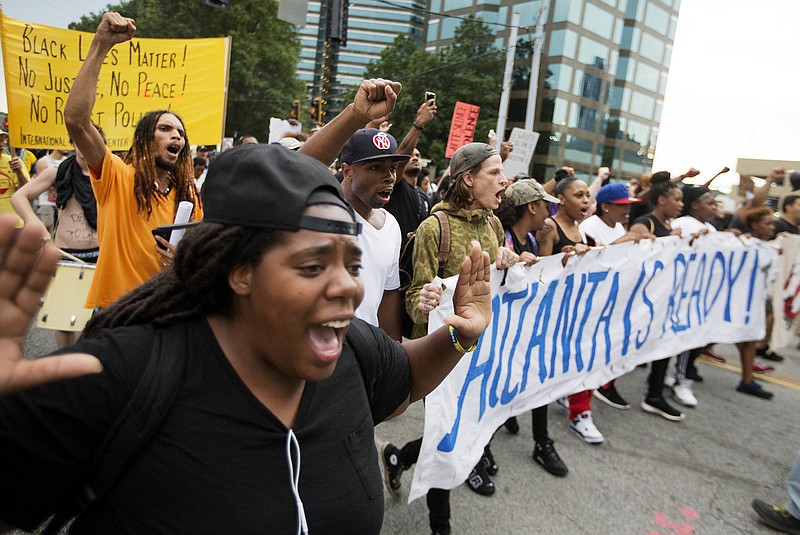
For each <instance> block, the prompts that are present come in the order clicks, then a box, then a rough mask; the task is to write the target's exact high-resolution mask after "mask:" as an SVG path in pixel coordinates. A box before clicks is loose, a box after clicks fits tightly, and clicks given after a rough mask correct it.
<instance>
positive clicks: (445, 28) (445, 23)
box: [439, 18, 461, 39]
mask: <svg viewBox="0 0 800 535" xmlns="http://www.w3.org/2000/svg"><path fill="white" fill-rule="evenodd" d="M460 22H461V21H460V20H459V19H453V18H446V19H443V20H442V29H441V34H440V37H439V39H452V38H453V37H455V36H456V28H458V25H459V23H460Z"/></svg>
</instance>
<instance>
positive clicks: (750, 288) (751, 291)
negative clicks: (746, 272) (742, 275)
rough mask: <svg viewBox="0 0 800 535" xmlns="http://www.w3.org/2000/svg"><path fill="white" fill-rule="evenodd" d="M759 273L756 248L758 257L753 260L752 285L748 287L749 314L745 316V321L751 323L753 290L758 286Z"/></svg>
mask: <svg viewBox="0 0 800 535" xmlns="http://www.w3.org/2000/svg"><path fill="white" fill-rule="evenodd" d="M757 273H758V250H756V257H755V259H754V260H753V271H751V272H750V287H749V288H748V289H747V314H746V315H745V317H744V323H745V325H747V324H748V323H750V309H751V307H752V305H753V290H755V288H756V274H757Z"/></svg>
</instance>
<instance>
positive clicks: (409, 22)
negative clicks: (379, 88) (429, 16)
mask: <svg viewBox="0 0 800 535" xmlns="http://www.w3.org/2000/svg"><path fill="white" fill-rule="evenodd" d="M427 3H428V2H427V0H358V2H355V1H352V0H351V2H350V6H349V9H348V17H347V21H348V27H347V44H346V46H344V47H340V48H339V49H338V51H331V47H326V46H325V43H326V40H325V37H326V36H325V20H326V17H327V7H326V5H327V2H326V1H325V0H322V1H318V0H312V1H310V2H309V4H308V14H307V16H306V25H305V27H303V28H300V29H298V34H299V37H300V46H301V49H300V60H299V61H298V64H297V76H298V78H300V79H301V80H303V81H305V82H306V87H307V89H308V93H309V97H314V96H319V94H320V91H321V88H322V85H323V80H322V77H323V76H325V77H328V78H330V77H331V76H330V75H331V74H333V80H334V82H335V83H333V84H332V91H331V92H332V94H333V95H334V96H333V97H332V98H335V94H337V93H338V92H339V91H340V90H341V89H342V88H343V86H353V85H358V84H359V83H361V80H363V77H364V70H365V69H366V67H367V64H368V63H369V62H370V61H371V60H376V59H378V58H379V57H380V54H381V51H383V49H384V48H386V46H387V45H389V44H391V43H392V41H394V39H395V37H397V36H398V35H400V34H403V35H411V36H412V37H416V38H417V39H418V40H419V43H420V45H422V34H423V27H424V19H425V15H424V12H425V9H426V8H427ZM326 56H327V57H326ZM334 56H335V57H334ZM332 60H333V61H332ZM325 65H328V66H329V68H331V66H332V69H333V70H332V71H327V70H324V69H323V66H325Z"/></svg>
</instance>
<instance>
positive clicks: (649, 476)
mask: <svg viewBox="0 0 800 535" xmlns="http://www.w3.org/2000/svg"><path fill="white" fill-rule="evenodd" d="M715 347H716V350H717V352H718V353H720V354H722V355H724V356H726V357H727V363H726V364H725V365H717V364H714V363H711V362H710V361H706V360H702V359H700V360H698V362H699V364H698V368H699V369H700V374H701V375H702V376H703V378H704V382H703V383H701V384H696V385H695V389H694V391H695V395H696V396H697V398H698V406H697V408H695V409H684V412H686V419H685V420H684V421H682V422H670V421H667V420H664V419H663V418H661V417H659V416H654V415H651V414H647V413H645V412H644V411H642V410H641V408H640V407H639V404H640V403H641V401H642V400H643V396H644V394H645V381H646V378H647V374H648V370H647V369H643V368H637V369H636V370H634V371H633V372H632V373H630V374H628V375H626V376H624V377H622V378H620V379H618V380H617V382H616V385H617V390H618V391H619V392H620V393H621V394H622V395H623V396H624V397H625V398H626V399H627V400H628V402H629V403H630V404H631V405H632V408H631V409H630V410H617V409H614V408H611V407H609V406H608V405H605V404H603V403H602V402H600V401H598V400H597V399H595V400H593V402H592V407H593V412H594V421H595V423H596V424H597V426H598V428H599V429H600V430H601V431H602V433H603V434H604V435H605V439H606V441H605V443H604V444H602V445H600V446H591V445H589V444H586V443H584V442H582V441H581V440H579V439H578V438H576V437H575V436H574V435H572V434H571V433H570V432H569V430H568V427H567V423H568V422H567V411H566V409H563V408H562V407H560V406H558V405H556V404H551V405H550V407H549V422H550V423H549V432H550V437H551V438H552V439H553V440H554V441H555V446H556V449H557V451H558V453H559V455H560V456H561V458H562V459H563V460H564V462H565V463H566V465H567V467H568V468H569V473H568V474H567V476H566V477H564V478H557V477H554V476H552V475H550V474H548V473H547V472H545V471H544V469H543V468H541V467H540V466H539V465H538V464H536V463H535V462H534V461H533V460H532V458H531V452H532V446H533V444H532V438H531V421H530V417H529V416H528V415H527V414H524V415H521V416H520V417H519V418H518V420H519V423H520V427H521V429H520V431H519V434H517V435H511V434H510V433H508V431H506V429H505V428H501V429H500V430H499V431H498V432H497V433H496V434H495V437H494V440H493V441H492V451H493V453H494V456H495V459H496V461H497V464H498V466H499V467H500V470H499V472H498V473H497V475H496V476H494V478H493V479H494V482H495V484H496V486H497V491H496V493H495V494H494V495H493V496H491V497H483V496H479V495H478V494H475V493H474V492H472V491H471V490H469V489H468V488H467V487H466V485H462V486H460V487H459V488H457V489H455V490H454V491H453V492H452V493H451V509H452V520H451V524H452V529H453V534H470V535H473V534H474V535H478V534H501V533H502V534H547V535H582V534H586V535H601V534H603V535H608V534H612V535H674V534H681V535H735V534H760V533H764V534H767V533H775V532H774V531H772V530H771V529H769V528H767V527H764V526H762V525H760V524H759V523H758V520H757V518H756V516H755V513H754V512H753V510H752V508H751V507H750V502H751V501H752V500H753V499H754V498H762V499H765V500H767V501H772V502H776V503H780V504H783V503H784V502H785V500H786V488H785V479H786V475H787V474H788V472H789V469H790V468H791V466H792V464H793V462H794V459H795V455H796V454H797V453H798V452H800V425H798V424H800V351H798V350H797V349H795V348H791V349H786V350H783V351H781V353H782V354H783V355H784V356H785V357H787V358H786V361H784V362H782V363H772V364H774V365H775V368H776V369H775V371H774V372H772V373H771V374H769V375H765V376H760V375H759V376H757V377H758V378H759V380H761V381H762V382H763V384H764V386H765V387H766V388H767V389H769V390H771V391H773V392H774V394H775V397H774V398H773V399H772V400H770V401H765V400H762V399H759V398H755V397H751V396H749V395H746V394H742V393H739V392H737V391H736V385H737V383H738V380H739V368H738V360H739V359H738V353H737V351H736V349H735V347H734V346H732V345H722V344H720V345H717V346H715ZM422 429H423V407H422V406H421V404H420V403H416V404H415V405H414V406H412V407H411V408H410V409H409V410H408V411H407V412H406V413H405V414H403V415H401V416H400V417H399V418H396V419H395V420H392V421H390V422H386V423H383V424H381V425H379V426H378V427H377V428H376V430H375V435H376V437H377V438H378V439H379V440H385V441H390V442H392V443H395V444H396V445H398V446H402V444H404V443H405V442H406V441H408V440H411V439H414V438H416V437H418V436H419V434H420V433H421V431H422ZM410 484H411V473H410V472H406V473H405V474H404V475H403V489H402V490H403V496H402V497H401V498H400V499H394V498H392V497H391V496H389V495H388V493H386V494H387V496H386V498H385V503H386V515H385V518H384V529H383V533H384V534H385V535H397V534H407V533H415V534H416V533H429V532H430V530H429V529H428V520H427V514H428V511H427V507H426V505H425V500H424V499H420V500H416V501H415V502H413V503H411V504H410V505H409V504H407V501H408V486H410Z"/></svg>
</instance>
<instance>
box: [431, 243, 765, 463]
mask: <svg viewBox="0 0 800 535" xmlns="http://www.w3.org/2000/svg"><path fill="white" fill-rule="evenodd" d="M750 258H752V262H750V261H749V260H750ZM761 259H762V256H759V251H758V250H757V249H756V250H755V253H754V254H753V255H750V252H749V251H747V250H737V251H730V252H728V251H726V252H725V253H723V252H720V251H709V252H708V253H706V252H692V251H685V252H678V253H677V254H676V255H675V256H674V258H670V259H669V260H668V261H667V264H666V265H665V263H664V262H663V261H661V260H659V259H652V260H651V261H649V262H643V263H642V264H641V267H640V268H639V269H638V270H639V274H638V277H636V279H635V283H633V284H632V285H630V284H627V282H628V280H626V278H629V280H630V282H633V273H635V271H634V269H635V268H634V269H631V268H627V269H628V271H627V272H625V271H620V270H608V269H606V270H604V271H585V272H583V273H569V274H565V275H564V276H563V277H562V278H557V279H555V280H552V281H551V282H549V283H548V284H547V286H546V288H545V287H544V285H543V284H542V283H540V282H538V281H536V282H531V283H530V284H528V285H527V286H525V287H524V288H522V289H521V290H519V291H515V292H508V291H506V292H505V293H501V294H500V295H498V296H495V297H494V298H493V299H492V322H491V328H490V332H487V333H485V336H481V338H480V339H479V340H478V344H477V346H476V349H475V351H473V352H472V354H471V355H470V356H469V358H470V361H469V366H468V368H467V371H466V374H465V376H464V379H463V384H462V385H461V389H460V393H459V395H458V399H457V401H456V415H455V419H454V421H453V423H452V427H451V428H450V431H449V432H448V433H447V434H445V435H444V437H442V439H441V440H440V441H439V443H438V445H437V449H438V450H439V451H441V452H445V453H447V452H452V451H453V450H454V449H455V448H456V444H457V440H458V434H459V428H460V425H461V423H462V417H463V414H464V413H463V411H464V405H465V403H475V404H476V408H477V411H476V412H477V420H478V421H480V420H482V419H483V418H484V417H485V415H486V413H487V410H488V409H490V408H495V407H497V406H498V405H508V404H510V403H512V402H513V401H514V400H515V399H516V398H517V397H520V395H521V394H522V393H523V392H525V391H526V389H527V386H528V379H529V375H531V364H532V362H533V363H534V365H535V363H538V370H536V371H535V372H534V373H533V375H534V376H536V377H538V379H539V384H540V385H541V384H543V383H545V382H547V380H548V379H553V378H554V377H555V376H556V375H566V374H568V373H569V372H573V373H574V372H582V371H586V372H589V371H592V370H594V369H595V366H594V365H595V363H596V362H595V357H597V355H598V353H600V352H601V351H602V353H601V354H602V360H599V359H598V361H597V362H598V367H601V366H608V365H609V364H610V363H611V362H612V348H613V347H620V348H621V352H619V353H618V354H617V355H615V358H620V357H626V356H629V355H631V354H632V353H634V352H635V351H636V350H639V349H641V348H642V347H643V346H644V345H645V344H646V343H647V342H648V340H649V339H650V336H651V334H653V333H655V336H656V338H659V339H660V337H661V336H665V335H668V336H672V335H680V334H681V333H685V332H687V331H691V330H693V329H697V328H699V327H702V326H703V325H705V324H706V323H708V322H709V318H714V321H716V322H721V321H725V322H728V323H730V322H732V321H733V320H732V316H733V315H734V313H735V311H732V305H731V302H732V301H733V300H734V299H740V298H741V297H743V296H744V288H743V286H744V284H748V286H747V302H746V311H745V315H744V324H745V325H747V324H749V323H750V322H751V313H752V307H753V302H754V300H755V299H756V297H755V294H756V291H757V290H763V289H761V287H760V286H759V283H760V281H761V280H762V278H760V277H759V272H762V273H766V269H767V267H768V266H766V267H764V266H759V262H760V261H761ZM745 266H747V268H748V269H750V271H749V272H748V271H746V270H745ZM668 268H671V270H672V272H671V273H670V272H669V269H668ZM631 272H633V273H631ZM669 277H671V278H672V282H671V286H667V285H668V284H669ZM578 278H580V280H578ZM621 278H622V283H620V279H621ZM604 282H605V283H606V284H605V285H603V287H602V289H601V288H600V286H601V284H602V283H604ZM540 286H541V288H540ZM757 286H758V288H757ZM659 287H660V288H663V289H662V290H660V291H659V290H658V288H659ZM723 291H725V299H724V301H720V296H721V295H722V292H723ZM627 292H629V293H627ZM762 293H763V291H762ZM762 293H759V296H760V295H762ZM595 298H597V299H598V304H597V306H595V302H594V300H595ZM601 299H602V301H601ZM621 300H624V302H625V308H624V312H623V311H621V310H620V312H621V313H620V312H617V313H616V314H615V312H616V311H617V303H618V301H621ZM556 303H558V304H557V305H556ZM600 304H602V306H600ZM556 306H557V307H558V308H557V315H556V317H555V318H553V319H554V320H555V321H554V324H553V325H551V324H550V320H551V315H552V314H553V312H555V311H556V310H555V307H556ZM620 308H621V304H620ZM534 310H535V313H534ZM593 310H594V314H593ZM712 310H714V313H713V314H712V313H711V312H712ZM662 311H663V316H662ZM595 318H596V319H595ZM662 318H663V322H661V323H660V327H661V332H660V334H659V322H656V321H655V320H656V319H658V320H659V321H660V320H661V319H662ZM738 318H739V317H738V316H737V321H741V320H739V319H738ZM717 324H718V323H717ZM587 326H588V327H587ZM589 335H591V338H590V336H589ZM620 338H621V339H620ZM581 342H583V343H581ZM548 344H549V345H548ZM601 344H603V347H602V348H601V347H600V345H601ZM616 344H619V346H617V345H616ZM584 350H585V351H587V352H590V354H589V355H588V359H585V358H584V357H585V355H584V354H583V353H582V352H583V351H584ZM559 353H560V354H561V359H559V358H558V355H559ZM523 355H524V357H523ZM523 359H524V360H523ZM559 361H560V365H559ZM573 362H574V368H572V363H573ZM557 367H558V368H560V369H559V370H558V371H557V370H556V368H557ZM520 368H521V371H522V373H521V375H520V376H517V375H516V373H515V371H518V370H519V369H520ZM478 380H480V381H478ZM478 392H480V393H478ZM468 413H469V414H473V412H471V411H468Z"/></svg>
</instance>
